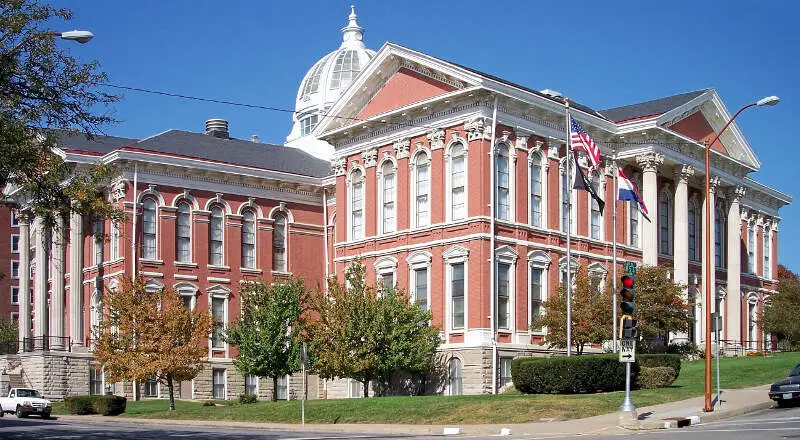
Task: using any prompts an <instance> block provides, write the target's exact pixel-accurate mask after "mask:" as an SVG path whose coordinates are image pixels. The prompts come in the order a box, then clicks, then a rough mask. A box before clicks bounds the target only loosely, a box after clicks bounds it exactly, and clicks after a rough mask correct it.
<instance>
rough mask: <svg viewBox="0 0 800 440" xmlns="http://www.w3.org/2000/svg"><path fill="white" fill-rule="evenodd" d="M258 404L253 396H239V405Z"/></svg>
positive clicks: (256, 398) (256, 397)
mask: <svg viewBox="0 0 800 440" xmlns="http://www.w3.org/2000/svg"><path fill="white" fill-rule="evenodd" d="M256 402H258V396H256V395H255V394H239V403H241V404H243V405H244V404H248V403H256Z"/></svg>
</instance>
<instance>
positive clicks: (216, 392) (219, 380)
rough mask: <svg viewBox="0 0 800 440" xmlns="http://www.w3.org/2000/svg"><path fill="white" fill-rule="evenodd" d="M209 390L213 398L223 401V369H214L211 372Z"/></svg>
mask: <svg viewBox="0 0 800 440" xmlns="http://www.w3.org/2000/svg"><path fill="white" fill-rule="evenodd" d="M211 388H212V393H213V397H214V398H215V399H217V400H224V399H225V369H224V368H214V369H213V370H211Z"/></svg>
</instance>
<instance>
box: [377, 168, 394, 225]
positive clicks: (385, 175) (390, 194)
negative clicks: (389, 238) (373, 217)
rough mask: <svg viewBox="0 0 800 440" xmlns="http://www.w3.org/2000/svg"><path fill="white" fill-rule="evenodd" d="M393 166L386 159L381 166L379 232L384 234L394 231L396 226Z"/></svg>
mask: <svg viewBox="0 0 800 440" xmlns="http://www.w3.org/2000/svg"><path fill="white" fill-rule="evenodd" d="M395 176H396V174H395V167H394V163H393V162H392V161H390V160H387V161H385V162H384V163H383V165H382V166H381V176H380V186H381V188H380V197H381V218H382V220H383V221H382V223H381V224H382V225H383V226H382V229H381V232H382V233H384V234H386V233H390V232H394V230H395V227H396V224H397V223H396V217H397V216H396V206H395V199H396V197H395V187H396V186H397V185H396V179H395Z"/></svg>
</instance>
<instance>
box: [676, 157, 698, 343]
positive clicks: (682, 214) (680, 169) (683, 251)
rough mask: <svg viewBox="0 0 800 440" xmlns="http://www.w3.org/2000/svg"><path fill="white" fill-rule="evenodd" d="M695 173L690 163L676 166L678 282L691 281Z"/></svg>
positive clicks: (682, 335)
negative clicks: (691, 195) (691, 191)
mask: <svg viewBox="0 0 800 440" xmlns="http://www.w3.org/2000/svg"><path fill="white" fill-rule="evenodd" d="M693 175H694V168H692V167H690V166H689V165H678V166H676V167H675V206H674V211H673V212H674V213H675V216H674V220H675V224H674V233H675V235H674V236H673V238H672V242H673V243H674V245H673V246H674V254H673V260H672V261H673V270H674V280H675V282H676V283H679V284H683V285H687V284H688V283H689V188H688V183H689V178H691V177H692V176H693ZM683 299H684V301H687V300H688V296H687V292H686V291H684V292H683ZM675 337H676V338H678V339H681V340H685V339H686V337H687V335H685V334H682V333H681V334H676V335H675Z"/></svg>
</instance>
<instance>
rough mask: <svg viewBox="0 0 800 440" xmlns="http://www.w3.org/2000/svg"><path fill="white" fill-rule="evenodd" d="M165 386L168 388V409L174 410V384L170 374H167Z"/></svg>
mask: <svg viewBox="0 0 800 440" xmlns="http://www.w3.org/2000/svg"><path fill="white" fill-rule="evenodd" d="M167 388H169V410H170V411H175V386H174V384H173V383H172V375H171V374H170V375H168V376H167Z"/></svg>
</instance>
